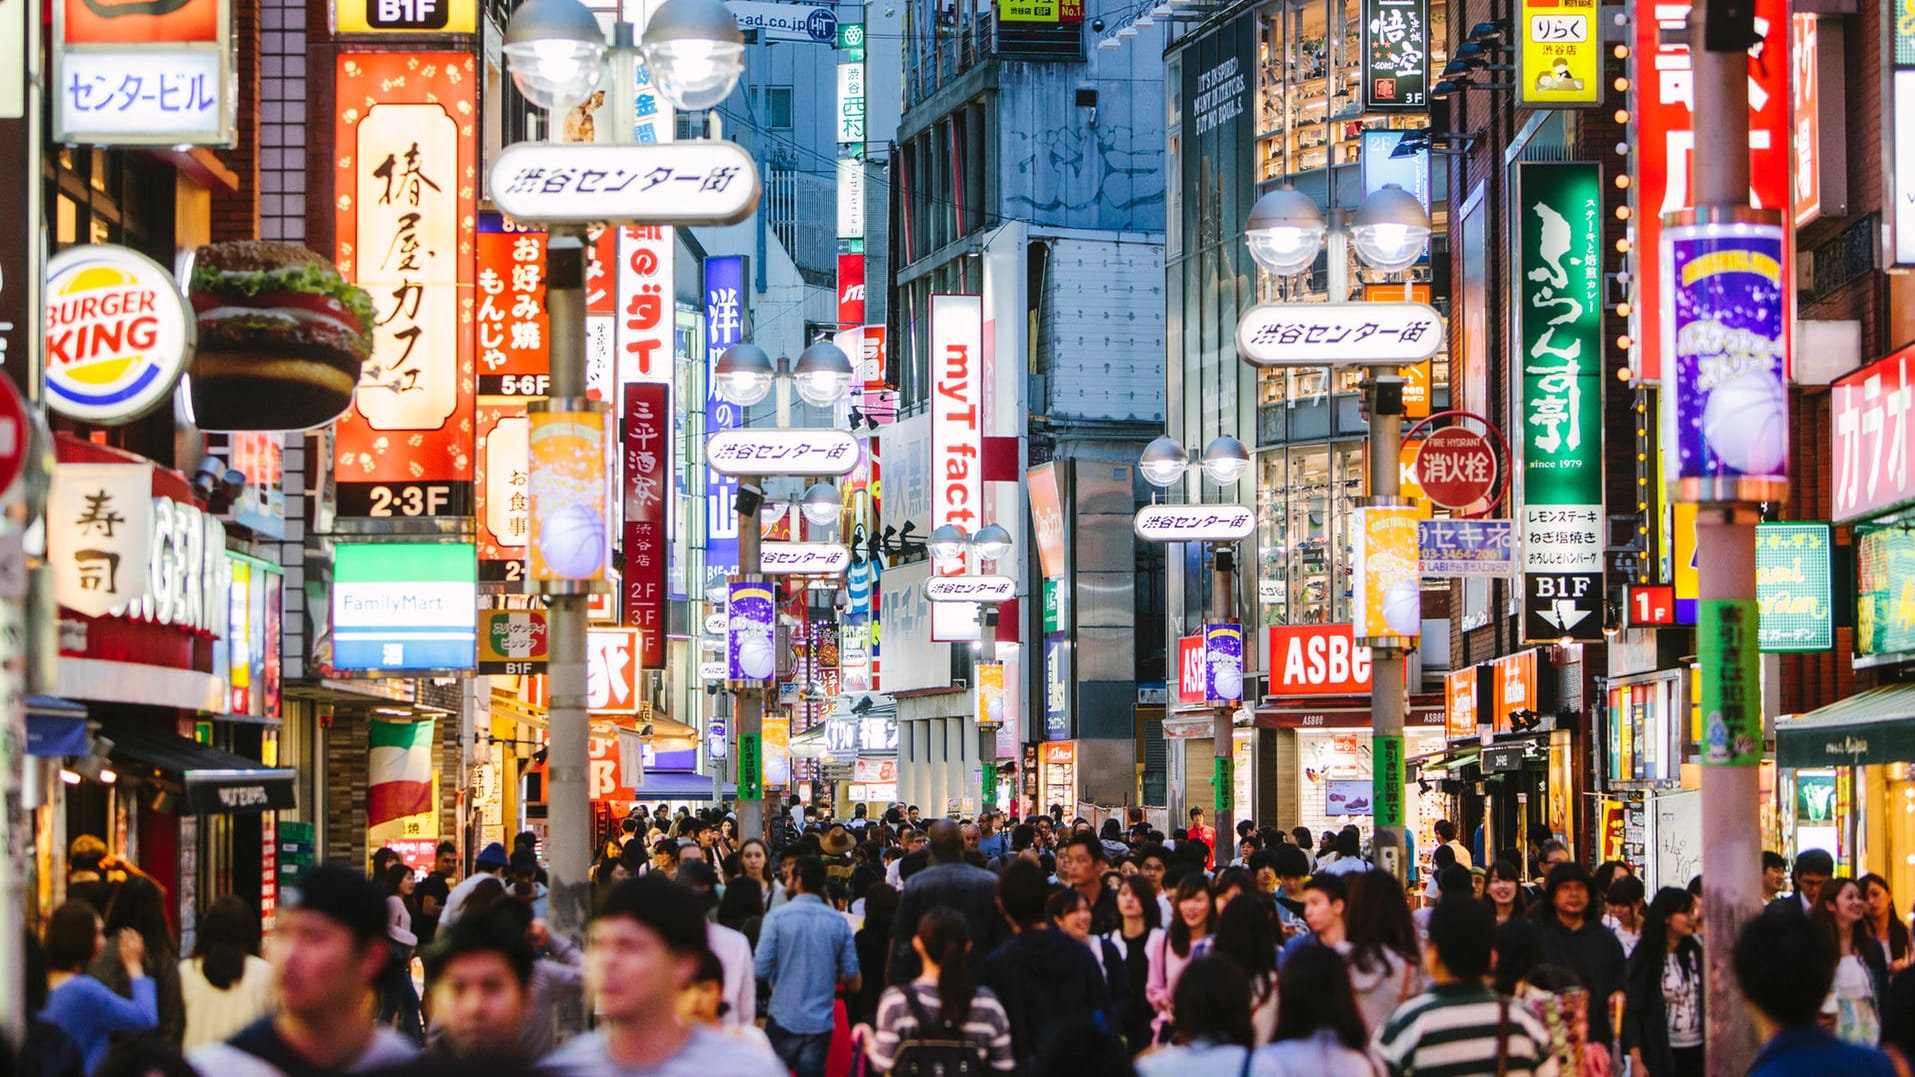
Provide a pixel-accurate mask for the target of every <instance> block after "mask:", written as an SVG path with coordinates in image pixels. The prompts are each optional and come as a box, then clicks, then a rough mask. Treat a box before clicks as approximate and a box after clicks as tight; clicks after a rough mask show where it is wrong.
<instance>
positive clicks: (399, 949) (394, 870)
mask: <svg viewBox="0 0 1915 1077" xmlns="http://www.w3.org/2000/svg"><path fill="white" fill-rule="evenodd" d="M379 882H380V884H381V890H382V891H383V893H384V895H385V903H386V942H387V945H388V946H389V947H390V948H391V951H392V953H391V956H390V957H389V959H388V960H387V961H386V965H385V968H384V969H382V970H380V973H379V1023H380V1024H382V1025H385V1026H386V1027H387V1028H390V1029H392V1030H393V1031H394V1032H397V1033H399V1035H401V1036H404V1037H405V1038H406V1039H407V1040H410V1041H411V1042H412V1043H413V1044H414V1045H415V1046H418V1045H423V1044H424V1043H425V1034H426V1030H425V1018H424V1015H423V1014H422V1013H421V1012H420V1007H419V988H418V986H417V985H416V984H414V983H413V982H412V951H413V948H414V947H416V946H417V945H418V944H419V937H418V936H417V935H414V934H413V933H412V895H413V887H414V886H415V885H417V884H415V883H414V882H413V880H412V868H410V867H408V866H407V865H406V863H405V861H403V860H394V861H391V862H389V863H388V865H387V866H386V869H385V875H384V876H383V877H382V878H381V879H380V880H379Z"/></svg>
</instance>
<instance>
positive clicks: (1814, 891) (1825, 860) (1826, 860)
mask: <svg viewBox="0 0 1915 1077" xmlns="http://www.w3.org/2000/svg"><path fill="white" fill-rule="evenodd" d="M1834 875H1835V857H1833V856H1831V855H1829V851H1828V850H1827V849H1804V850H1802V851H1801V852H1799V853H1797V854H1795V866H1794V867H1793V868H1791V869H1790V871H1789V881H1790V883H1791V884H1792V889H1791V891H1790V892H1789V893H1787V894H1782V895H1780V896H1778V897H1777V898H1776V899H1775V900H1774V901H1771V902H1769V904H1768V906H1767V909H1773V910H1781V911H1785V912H1787V911H1793V912H1798V913H1801V914H1802V915H1804V916H1807V915H1808V914H1809V912H1810V910H1812V909H1814V908H1815V899H1816V897H1817V896H1818V895H1819V894H1820V893H1821V892H1822V884H1823V883H1826V882H1828V881H1829V879H1830V878H1832V877H1833V876H1834ZM1765 911H1766V910H1765Z"/></svg>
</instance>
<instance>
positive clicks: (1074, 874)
mask: <svg viewBox="0 0 1915 1077" xmlns="http://www.w3.org/2000/svg"><path fill="white" fill-rule="evenodd" d="M1108 866H1109V853H1108V850H1106V849H1105V848H1104V843H1103V842H1102V841H1101V840H1099V839H1098V838H1097V836H1096V835H1094V834H1092V833H1091V832H1090V831H1088V830H1080V831H1078V832H1077V833H1075V834H1072V835H1071V836H1070V838H1069V839H1068V840H1066V841H1065V842H1064V844H1063V846H1062V847H1060V848H1059V849H1058V850H1057V874H1058V881H1059V882H1061V883H1063V884H1064V885H1066V886H1068V887H1070V888H1071V889H1073V890H1075V891H1077V893H1078V894H1079V895H1081V896H1082V897H1083V899H1084V901H1085V903H1086V904H1088V905H1089V906H1090V929H1091V932H1092V933H1093V934H1097V935H1103V934H1108V933H1109V932H1112V931H1115V930H1117V923H1118V915H1117V895H1116V894H1115V893H1114V892H1112V891H1111V889H1110V888H1109V887H1107V886H1105V885H1104V872H1105V870H1106V869H1107V868H1108Z"/></svg>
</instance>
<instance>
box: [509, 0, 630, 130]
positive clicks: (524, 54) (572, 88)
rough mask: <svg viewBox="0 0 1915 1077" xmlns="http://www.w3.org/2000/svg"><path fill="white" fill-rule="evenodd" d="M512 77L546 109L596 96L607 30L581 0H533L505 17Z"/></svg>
mask: <svg viewBox="0 0 1915 1077" xmlns="http://www.w3.org/2000/svg"><path fill="white" fill-rule="evenodd" d="M502 51H503V52H504V53H505V60H506V66H507V67H508V68H510V69H511V71H512V82H513V84H514V85H516V86H517V87H518V88H519V92H520V93H521V94H524V95H525V99H526V100H527V101H530V102H531V103H532V104H533V105H534V106H536V107H538V108H541V109H544V110H545V111H546V112H554V113H556V112H564V111H566V110H567V109H570V108H572V107H574V106H576V105H579V104H582V103H584V101H585V100H586V99H587V98H589V97H591V96H592V91H593V90H595V89H597V88H598V84H599V79H600V78H601V77H602V76H603V72H604V70H605V32H604V31H603V30H601V29H599V25H598V17H597V16H595V15H593V14H592V11H591V9H590V8H588V7H586V6H585V5H584V4H582V3H580V2H579V0H530V2H529V3H526V4H524V5H522V6H521V7H520V8H519V9H518V10H517V11H514V12H513V13H512V17H511V18H510V19H507V20H506V24H505V41H504V44H503V46H502Z"/></svg>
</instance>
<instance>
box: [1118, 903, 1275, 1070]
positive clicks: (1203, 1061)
mask: <svg viewBox="0 0 1915 1077" xmlns="http://www.w3.org/2000/svg"><path fill="white" fill-rule="evenodd" d="M1206 896H1208V895H1207V894H1206ZM1249 994H1250V980H1249V978H1248V977H1246V976H1245V975H1244V974H1243V969H1242V968H1240V967H1238V965H1237V963H1236V962H1234V961H1228V960H1225V959H1224V958H1221V957H1199V958H1197V959H1195V960H1193V961H1191V962H1190V964H1189V965H1188V966H1187V967H1186V968H1184V969H1183V974H1182V975H1181V976H1179V977H1178V978H1177V993H1176V996H1175V998H1174V1000H1173V1001H1174V1008H1175V1010H1176V1013H1177V1042H1176V1045H1175V1046H1173V1047H1170V1048H1167V1049H1165V1050H1162V1051H1154V1052H1152V1053H1150V1054H1147V1055H1145V1056H1143V1057H1142V1058H1139V1059H1138V1060H1137V1077H1239V1075H1241V1074H1243V1073H1246V1072H1248V1071H1249V1069H1250V1050H1251V1043H1252V1040H1253V1039H1254V1037H1255V1032H1254V1031H1253V1030H1252V1029H1251V1027H1250V1010H1249V1008H1248V1007H1246V1006H1245V1005H1244V999H1245V998H1247V997H1249Z"/></svg>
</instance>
